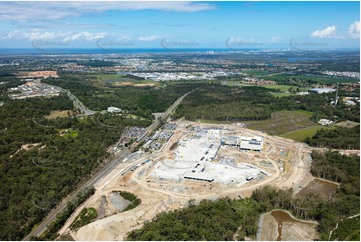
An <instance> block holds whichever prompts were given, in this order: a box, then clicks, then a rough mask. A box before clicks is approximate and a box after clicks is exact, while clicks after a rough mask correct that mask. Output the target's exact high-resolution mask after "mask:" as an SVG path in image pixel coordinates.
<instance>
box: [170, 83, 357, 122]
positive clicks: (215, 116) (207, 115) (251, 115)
mask: <svg viewBox="0 0 361 242" xmlns="http://www.w3.org/2000/svg"><path fill="white" fill-rule="evenodd" d="M269 91H270V89H266V88H263V87H256V86H244V87H229V86H224V85H220V84H211V85H202V86H200V88H199V89H197V90H196V91H194V92H193V93H191V94H190V95H188V96H187V97H186V98H185V99H184V100H183V102H182V104H181V105H180V106H179V108H178V109H177V111H176V113H175V114H174V115H173V117H174V118H175V119H177V118H180V117H185V118H186V119H188V120H197V119H203V120H214V121H226V122H227V121H232V122H233V121H237V122H238V121H239V122H240V121H249V120H261V119H267V118H269V117H270V115H271V113H272V112H274V111H280V110H290V111H295V110H306V111H311V112H314V115H313V117H312V118H311V119H312V120H313V121H318V120H319V119H321V118H328V119H331V120H337V121H342V120H352V121H355V122H359V121H360V111H359V106H356V107H354V108H352V109H351V110H344V109H341V108H335V107H334V106H331V105H329V103H330V100H331V98H332V97H331V96H329V95H330V94H322V95H317V94H315V95H306V96H288V97H281V98H278V97H274V96H272V95H271V94H270V93H269ZM332 95H333V94H332ZM335 116H336V117H335Z"/></svg>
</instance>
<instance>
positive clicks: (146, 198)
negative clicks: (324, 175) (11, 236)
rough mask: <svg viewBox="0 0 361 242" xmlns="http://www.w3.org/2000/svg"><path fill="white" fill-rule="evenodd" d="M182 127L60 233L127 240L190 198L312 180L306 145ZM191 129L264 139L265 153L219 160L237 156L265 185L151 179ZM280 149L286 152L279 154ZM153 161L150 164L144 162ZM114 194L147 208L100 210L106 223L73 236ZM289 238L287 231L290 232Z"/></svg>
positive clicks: (121, 169)
mask: <svg viewBox="0 0 361 242" xmlns="http://www.w3.org/2000/svg"><path fill="white" fill-rule="evenodd" d="M177 125H178V128H177V129H176V130H175V132H174V134H173V136H172V137H171V138H170V139H169V140H168V142H167V143H165V145H164V146H163V147H162V148H161V149H160V150H159V151H156V152H153V153H143V154H142V155H141V156H140V157H139V158H138V159H137V160H135V161H132V162H131V163H129V162H125V163H120V164H119V166H118V167H116V168H115V169H114V170H113V171H112V172H111V173H110V174H109V175H107V176H106V177H104V178H103V179H102V180H101V181H100V182H99V183H98V184H96V185H95V189H96V192H95V194H94V195H93V196H91V197H90V198H89V199H88V200H87V201H86V202H85V203H84V204H83V205H82V206H80V207H79V208H78V209H77V210H76V211H75V213H74V214H73V215H72V216H71V217H70V218H69V219H68V221H67V223H66V224H65V226H64V227H63V228H62V229H61V230H60V234H67V233H70V235H72V237H73V238H74V239H75V240H124V239H125V237H126V234H127V233H129V232H130V231H132V230H133V229H135V228H139V227H141V226H142V224H143V223H144V222H145V221H149V220H151V219H152V218H154V217H155V216H156V215H157V214H158V213H159V212H162V211H169V210H173V209H177V208H182V207H185V206H187V204H188V201H189V200H190V199H195V200H196V202H199V201H201V200H202V199H211V200H213V199H217V198H220V197H225V196H229V197H231V198H239V197H242V198H243V197H249V196H250V195H251V194H252V191H253V190H255V189H257V188H259V187H261V186H264V185H273V186H276V187H279V188H290V187H297V186H298V184H299V183H300V182H301V181H303V180H304V179H305V177H308V176H310V172H309V168H310V162H309V161H308V156H309V154H310V150H309V148H308V147H307V145H305V144H302V143H298V142H295V141H293V140H289V139H284V138H280V137H276V136H269V135H267V134H265V133H262V132H260V131H254V130H248V129H245V128H243V127H241V126H239V125H237V124H230V125H213V124H212V125H210V124H199V123H193V122H188V121H179V122H177ZM189 126H193V127H194V126H201V127H215V126H217V127H222V128H228V129H229V130H234V131H235V133H237V132H238V134H242V135H247V136H255V135H256V136H261V137H263V140H264V149H263V151H262V152H253V151H249V152H241V151H239V150H237V149H236V148H234V147H222V148H221V149H220V151H219V153H220V154H219V155H224V156H232V157H235V158H236V161H237V162H245V163H249V164H252V165H255V166H258V167H260V168H261V169H264V170H266V171H267V172H268V173H269V174H270V175H269V176H265V177H264V178H263V179H261V180H253V181H251V182H248V183H246V184H243V185H240V186H238V185H237V184H233V185H227V184H218V183H208V182H199V181H189V180H186V181H179V182H176V181H171V180H157V179H155V178H151V177H150V176H149V174H150V173H151V172H152V170H153V169H154V167H155V164H156V162H159V161H161V160H164V159H165V158H172V157H173V156H174V155H173V152H174V150H171V149H170V148H171V147H172V145H173V144H174V143H176V142H178V141H179V140H180V139H182V138H184V137H189V135H190V134H189V129H188V128H187V127H189ZM280 147H282V148H283V151H285V152H280ZM148 159H149V160H151V162H148V163H146V162H144V161H146V160H148ZM262 161H267V162H268V164H269V166H268V167H265V166H262V165H261V163H262ZM135 165H137V166H138V168H136V169H135V170H134V171H131V167H133V166H135ZM284 167H287V169H281V168H284ZM311 177H312V176H311ZM113 190H122V191H128V192H131V193H133V194H135V195H137V196H138V197H139V198H141V200H142V203H141V205H139V206H138V207H136V208H134V209H132V210H129V211H126V212H120V213H116V214H114V211H111V208H110V207H109V206H103V208H102V209H101V210H102V213H103V214H104V217H103V218H99V219H98V220H96V221H95V222H93V223H90V224H88V225H85V226H83V227H82V228H80V229H79V230H78V231H70V229H69V226H70V224H71V222H72V220H73V219H74V218H75V217H76V216H77V214H78V213H79V212H80V211H81V209H82V208H84V207H94V208H99V204H100V201H101V199H102V196H109V193H111V192H112V191H113ZM103 209H105V211H103ZM112 214H113V215H112ZM268 220H269V219H268ZM266 223H271V222H267V219H266ZM292 226H296V225H292ZM285 228H287V226H285ZM290 228H291V227H290ZM300 233H301V232H300ZM286 235H287V231H285V236H286ZM269 236H274V235H269ZM305 238H306V237H305Z"/></svg>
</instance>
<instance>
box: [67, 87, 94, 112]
mask: <svg viewBox="0 0 361 242" xmlns="http://www.w3.org/2000/svg"><path fill="white" fill-rule="evenodd" d="M63 91H64V92H66V94H67V95H68V97H69V98H70V100H71V101H73V104H74V107H75V108H77V109H79V111H80V115H81V116H89V115H94V114H95V112H94V111H92V110H90V109H89V108H87V107H86V106H85V105H84V104H83V103H82V102H80V100H79V99H78V98H77V97H75V96H74V95H73V94H72V93H71V92H70V91H69V90H64V89H63Z"/></svg>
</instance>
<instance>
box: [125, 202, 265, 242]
mask: <svg viewBox="0 0 361 242" xmlns="http://www.w3.org/2000/svg"><path fill="white" fill-rule="evenodd" d="M258 217H259V206H258V205H257V203H256V202H254V201H250V200H231V199H229V198H222V199H219V200H217V201H207V200H203V201H201V202H200V204H199V205H197V206H195V205H194V204H193V202H192V201H190V204H189V206H188V207H187V208H185V209H181V210H176V211H172V212H166V213H160V214H158V215H157V216H156V217H155V218H154V219H153V220H152V222H146V223H145V224H144V226H143V228H141V229H137V230H134V231H132V232H131V233H130V234H129V235H128V238H127V240H143V241H147V240H171V241H175V240H179V241H182V240H220V241H222V240H234V239H238V240H240V239H241V240H242V239H243V238H244V237H245V236H250V237H253V238H255V235H256V232H257V222H258V221H257V220H258ZM236 231H238V233H237V234H236Z"/></svg>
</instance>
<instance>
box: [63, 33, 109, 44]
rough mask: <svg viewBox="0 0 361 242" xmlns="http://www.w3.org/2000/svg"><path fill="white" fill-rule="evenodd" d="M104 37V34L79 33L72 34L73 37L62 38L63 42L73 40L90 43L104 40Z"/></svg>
mask: <svg viewBox="0 0 361 242" xmlns="http://www.w3.org/2000/svg"><path fill="white" fill-rule="evenodd" d="M105 36H106V34H105V33H89V32H80V33H76V34H73V35H70V36H68V37H66V38H64V39H63V41H65V42H68V41H75V40H86V41H91V40H98V39H101V38H104V37H105Z"/></svg>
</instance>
